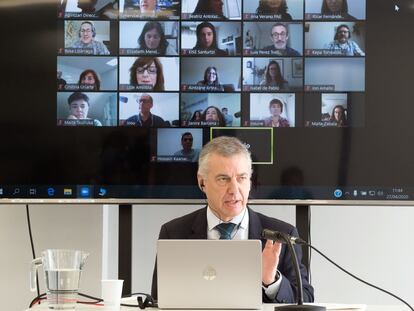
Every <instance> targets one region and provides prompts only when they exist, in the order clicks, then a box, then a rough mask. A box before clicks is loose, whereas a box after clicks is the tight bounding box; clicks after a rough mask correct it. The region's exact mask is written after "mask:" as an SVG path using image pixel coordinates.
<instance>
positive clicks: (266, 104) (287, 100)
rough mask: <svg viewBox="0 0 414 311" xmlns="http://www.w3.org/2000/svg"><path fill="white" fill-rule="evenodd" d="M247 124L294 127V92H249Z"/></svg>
mask: <svg viewBox="0 0 414 311" xmlns="http://www.w3.org/2000/svg"><path fill="white" fill-rule="evenodd" d="M247 124H248V125H249V126H265V127H294V126H295V94H294V93H290V94H278V95H277V96H276V95H274V94H250V122H249V123H246V125H247Z"/></svg>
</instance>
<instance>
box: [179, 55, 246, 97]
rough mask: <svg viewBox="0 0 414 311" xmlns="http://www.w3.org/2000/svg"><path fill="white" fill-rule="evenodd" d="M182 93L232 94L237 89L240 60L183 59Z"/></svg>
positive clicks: (230, 58) (218, 58) (228, 58)
mask: <svg viewBox="0 0 414 311" xmlns="http://www.w3.org/2000/svg"><path fill="white" fill-rule="evenodd" d="M181 66H182V75H181V90H182V91H201V92H234V91H236V90H237V89H239V81H240V78H241V77H240V58H237V57H222V58H221V57H197V58H193V57H184V58H182V59H181Z"/></svg>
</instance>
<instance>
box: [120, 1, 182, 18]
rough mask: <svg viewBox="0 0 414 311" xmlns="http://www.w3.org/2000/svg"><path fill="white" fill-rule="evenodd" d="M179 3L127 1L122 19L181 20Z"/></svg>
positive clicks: (121, 14) (122, 11)
mask: <svg viewBox="0 0 414 311" xmlns="http://www.w3.org/2000/svg"><path fill="white" fill-rule="evenodd" d="M178 6H179V4H178V2H176V1H171V0H168V1H159V0H125V1H124V6H123V8H122V10H121V12H120V16H121V18H125V19H128V18H136V19H158V18H160V19H179V14H178Z"/></svg>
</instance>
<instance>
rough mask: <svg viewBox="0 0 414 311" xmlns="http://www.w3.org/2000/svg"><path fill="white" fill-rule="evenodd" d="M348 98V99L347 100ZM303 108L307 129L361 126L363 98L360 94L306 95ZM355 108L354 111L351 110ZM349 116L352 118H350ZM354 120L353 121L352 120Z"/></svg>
mask: <svg viewBox="0 0 414 311" xmlns="http://www.w3.org/2000/svg"><path fill="white" fill-rule="evenodd" d="M348 96H349V97H350V98H349V99H348ZM306 100H307V101H308V103H309V105H308V106H307V107H305V109H304V112H305V126H307V127H348V126H362V125H363V122H360V120H362V119H363V115H364V113H363V109H362V107H363V106H364V98H363V94H362V93H360V94H358V93H350V94H347V93H322V94H317V93H316V94H315V93H312V94H308V95H306ZM351 102H352V104H354V105H353V106H352V107H357V108H356V109H355V111H352V110H353V109H351ZM351 115H353V116H354V118H351ZM352 119H354V120H352Z"/></svg>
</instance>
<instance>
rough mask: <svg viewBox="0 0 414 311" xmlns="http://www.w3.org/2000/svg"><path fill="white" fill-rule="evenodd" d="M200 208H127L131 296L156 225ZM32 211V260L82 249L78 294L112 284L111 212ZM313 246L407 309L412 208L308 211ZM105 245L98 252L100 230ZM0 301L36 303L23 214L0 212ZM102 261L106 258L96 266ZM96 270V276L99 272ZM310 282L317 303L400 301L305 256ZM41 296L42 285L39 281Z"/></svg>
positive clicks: (286, 216) (281, 212) (291, 213)
mask: <svg viewBox="0 0 414 311" xmlns="http://www.w3.org/2000/svg"><path fill="white" fill-rule="evenodd" d="M199 207H201V205H200V206H191V205H183V206H180V205H172V206H167V205H136V206H134V208H133V242H132V245H133V254H132V256H133V267H132V290H133V291H144V292H149V291H150V286H151V278H152V271H153V267H154V258H155V241H156V239H157V237H158V233H159V229H160V226H161V224H162V223H164V222H166V221H168V220H170V219H172V218H175V217H179V216H181V215H184V214H186V213H188V212H190V211H193V210H195V209H197V208H199ZM253 208H254V209H255V210H257V211H259V212H262V213H265V214H267V215H270V216H273V217H277V218H280V219H282V220H284V221H287V222H290V223H294V222H295V209H294V206H254V207H253ZM103 211H105V207H104V208H103V207H102V206H100V205H90V206H79V205H59V206H56V205H43V206H41V205H31V206H30V212H31V219H32V230H33V237H34V243H35V247H36V253H37V255H39V254H40V251H41V250H43V249H46V248H53V247H62V248H73V249H82V250H85V251H88V252H90V253H91V255H90V256H89V258H88V261H87V264H86V266H85V271H84V273H83V275H82V279H81V291H82V292H84V293H89V294H92V295H97V296H99V295H100V280H101V278H108V277H111V278H116V277H117V267H116V265H117V236H116V229H117V224H118V219H117V217H116V208H115V209H114V208H113V206H111V207H110V208H109V209H108V210H106V213H105V215H104V216H103ZM311 211H312V244H313V245H314V246H316V247H317V248H318V249H320V250H321V251H323V252H324V253H325V254H326V255H328V256H329V257H330V258H331V259H333V260H335V261H337V262H338V263H339V264H341V265H343V266H344V268H346V269H348V270H350V271H351V272H353V273H354V274H356V275H357V276H360V277H361V278H363V279H365V280H367V281H370V282H372V283H374V284H375V285H378V286H383V287H384V288H385V289H387V290H390V291H391V292H393V293H394V294H397V295H400V296H401V297H402V298H404V299H406V300H407V301H408V302H409V303H411V304H414V295H413V292H412V285H411V281H412V279H414V271H413V269H412V268H411V265H412V262H413V258H414V243H413V242H412V241H411V240H412V237H413V236H414V228H413V226H412V220H413V219H414V208H413V207H398V206H392V207H378V206H368V207H364V206H314V207H312V209H311ZM102 223H104V226H105V228H106V230H105V232H106V234H107V233H109V234H108V235H107V236H106V237H105V238H106V240H110V241H109V243H106V244H105V245H104V247H102V237H103V234H102V231H103V224H102ZM0 247H1V249H2V255H1V256H0V276H1V281H0V293H1V295H0V297H1V298H3V299H2V310H10V311H19V310H24V308H26V307H27V306H28V304H29V302H30V301H31V300H32V298H33V297H34V296H35V295H34V294H33V293H31V292H30V291H29V267H30V261H31V258H32V257H31V250H30V242H29V236H28V232H27V223H26V213H25V207H24V206H22V205H0ZM102 254H105V257H104V258H103V259H101V256H102ZM102 270H103V273H101V271H102ZM312 282H313V285H314V287H315V296H316V300H317V301H320V302H340V303H366V304H389V305H395V304H399V302H398V301H397V300H395V299H393V298H391V297H389V296H387V295H386V294H383V293H381V292H378V291H376V290H374V289H371V288H368V287H366V286H365V285H363V284H360V283H359V282H357V281H355V280H353V279H352V278H351V277H349V276H347V275H345V274H344V273H343V272H341V271H339V270H337V269H336V268H334V267H333V266H332V265H331V264H330V263H328V262H327V261H325V260H324V259H322V258H321V257H320V256H319V255H318V254H317V253H315V252H313V253H312ZM40 284H41V286H42V292H43V291H44V288H43V285H44V281H43V278H42V279H41V280H40Z"/></svg>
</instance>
